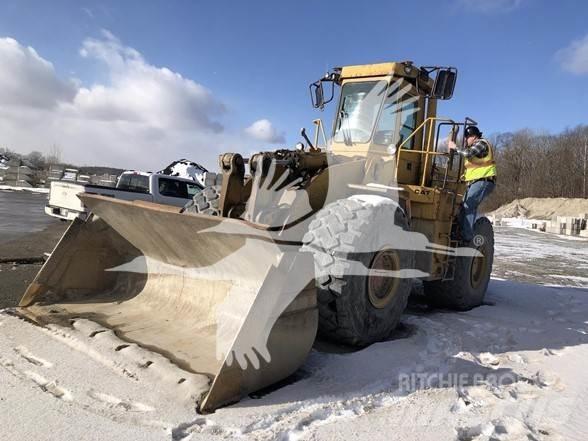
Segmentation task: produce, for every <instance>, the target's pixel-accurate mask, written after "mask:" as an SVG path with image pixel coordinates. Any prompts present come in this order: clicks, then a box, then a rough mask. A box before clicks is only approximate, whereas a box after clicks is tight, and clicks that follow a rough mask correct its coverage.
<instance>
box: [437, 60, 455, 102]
mask: <svg viewBox="0 0 588 441" xmlns="http://www.w3.org/2000/svg"><path fill="white" fill-rule="evenodd" d="M456 80H457V69H455V68H452V67H450V68H447V69H440V70H439V72H437V76H436V77H435V84H433V97H434V98H437V99H440V100H448V99H450V98H451V97H452V96H453V90H454V89H455V82H456Z"/></svg>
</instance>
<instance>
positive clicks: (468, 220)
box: [447, 126, 496, 242]
mask: <svg viewBox="0 0 588 441" xmlns="http://www.w3.org/2000/svg"><path fill="white" fill-rule="evenodd" d="M464 138H465V143H466V147H465V148H464V149H459V148H457V145H456V144H455V142H453V141H452V140H449V141H448V143H447V145H448V147H449V149H450V150H455V152H456V153H458V154H459V155H461V156H463V157H464V159H465V164H464V166H465V181H466V183H467V184H468V188H467V190H466V193H465V195H464V198H463V206H462V209H461V211H460V213H459V225H460V227H461V237H462V240H463V241H464V242H471V241H472V240H473V238H474V223H475V222H476V215H477V210H478V205H480V204H481V203H482V201H483V200H484V198H485V197H486V196H488V195H489V194H490V193H492V191H493V190H494V187H495V186H496V162H495V161H494V148H493V147H492V145H491V144H490V142H489V141H488V140H486V139H484V138H482V132H480V130H479V129H478V128H477V127H476V126H468V127H466V129H465V132H464Z"/></svg>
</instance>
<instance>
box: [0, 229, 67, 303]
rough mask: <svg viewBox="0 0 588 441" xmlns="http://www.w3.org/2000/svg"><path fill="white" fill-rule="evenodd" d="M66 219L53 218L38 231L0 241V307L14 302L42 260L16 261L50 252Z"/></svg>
mask: <svg viewBox="0 0 588 441" xmlns="http://www.w3.org/2000/svg"><path fill="white" fill-rule="evenodd" d="M68 225H69V222H59V221H57V222H54V223H51V224H50V225H49V226H48V227H47V228H45V229H44V230H42V231H39V232H36V233H31V234H28V235H26V236H21V237H19V238H18V239H14V240H11V241H9V242H5V243H2V244H0V262H1V261H7V260H9V259H14V261H12V262H8V263H0V309H1V308H6V307H9V306H16V305H17V304H18V301H19V300H20V297H21V296H22V294H23V293H24V291H25V289H26V288H27V286H28V285H29V283H31V281H32V280H33V279H34V277H35V275H36V274H37V273H38V272H39V270H40V269H41V266H42V263H40V262H39V263H32V264H31V263H20V262H22V261H26V260H28V259H37V258H40V257H42V256H43V253H50V252H51V251H52V250H53V248H54V247H55V245H56V244H57V241H58V240H59V238H60V237H61V236H62V235H63V233H64V232H65V230H66V228H67V226H68Z"/></svg>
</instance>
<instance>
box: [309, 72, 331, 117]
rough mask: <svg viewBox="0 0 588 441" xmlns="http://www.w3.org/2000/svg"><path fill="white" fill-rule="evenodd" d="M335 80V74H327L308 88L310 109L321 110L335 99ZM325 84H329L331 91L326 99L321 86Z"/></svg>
mask: <svg viewBox="0 0 588 441" xmlns="http://www.w3.org/2000/svg"><path fill="white" fill-rule="evenodd" d="M337 78H338V76H337V75H336V74H327V75H325V76H324V78H321V79H320V80H318V81H315V82H314V83H312V84H311V85H310V86H309V88H310V99H311V101H312V107H314V108H315V109H320V110H323V108H324V107H325V104H328V103H330V102H331V101H332V100H333V98H334V97H335V82H336V81H337ZM325 82H329V83H331V91H330V93H329V96H328V97H325V91H324V89H323V84H324V83H325ZM327 93H328V92H327Z"/></svg>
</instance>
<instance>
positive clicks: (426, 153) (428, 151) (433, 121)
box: [394, 116, 460, 187]
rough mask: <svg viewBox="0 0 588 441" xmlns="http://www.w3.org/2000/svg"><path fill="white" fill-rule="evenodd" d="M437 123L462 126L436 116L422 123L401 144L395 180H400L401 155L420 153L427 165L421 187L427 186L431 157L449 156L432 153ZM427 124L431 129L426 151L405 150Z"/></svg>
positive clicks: (428, 133)
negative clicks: (427, 172) (432, 142)
mask: <svg viewBox="0 0 588 441" xmlns="http://www.w3.org/2000/svg"><path fill="white" fill-rule="evenodd" d="M437 122H440V123H450V124H454V125H460V123H456V122H455V121H454V120H452V119H450V118H443V117H436V116H430V117H428V118H426V119H425V120H424V121H423V122H422V123H420V124H419V125H418V126H417V127H416V128H415V129H414V130H413V131H412V133H411V134H410V135H408V136H407V137H406V139H405V140H404V141H402V143H401V144H400V146H398V154H397V156H396V169H395V172H394V178H395V180H398V166H399V165H400V155H401V154H402V152H403V151H405V152H414V153H419V154H421V155H424V156H425V164H424V167H423V176H422V178H421V186H423V187H424V186H425V177H426V171H427V167H428V165H429V157H430V156H431V155H447V153H439V152H436V151H431V141H432V140H433V139H436V137H434V136H433V133H434V129H435V127H436V124H437ZM427 124H429V128H428V130H427V140H426V143H425V150H410V149H404V148H403V147H404V145H405V144H406V143H407V142H408V141H409V140H410V139H412V138H414V137H415V136H416V134H417V133H419V132H420V131H421V130H423V129H425V128H427Z"/></svg>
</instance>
